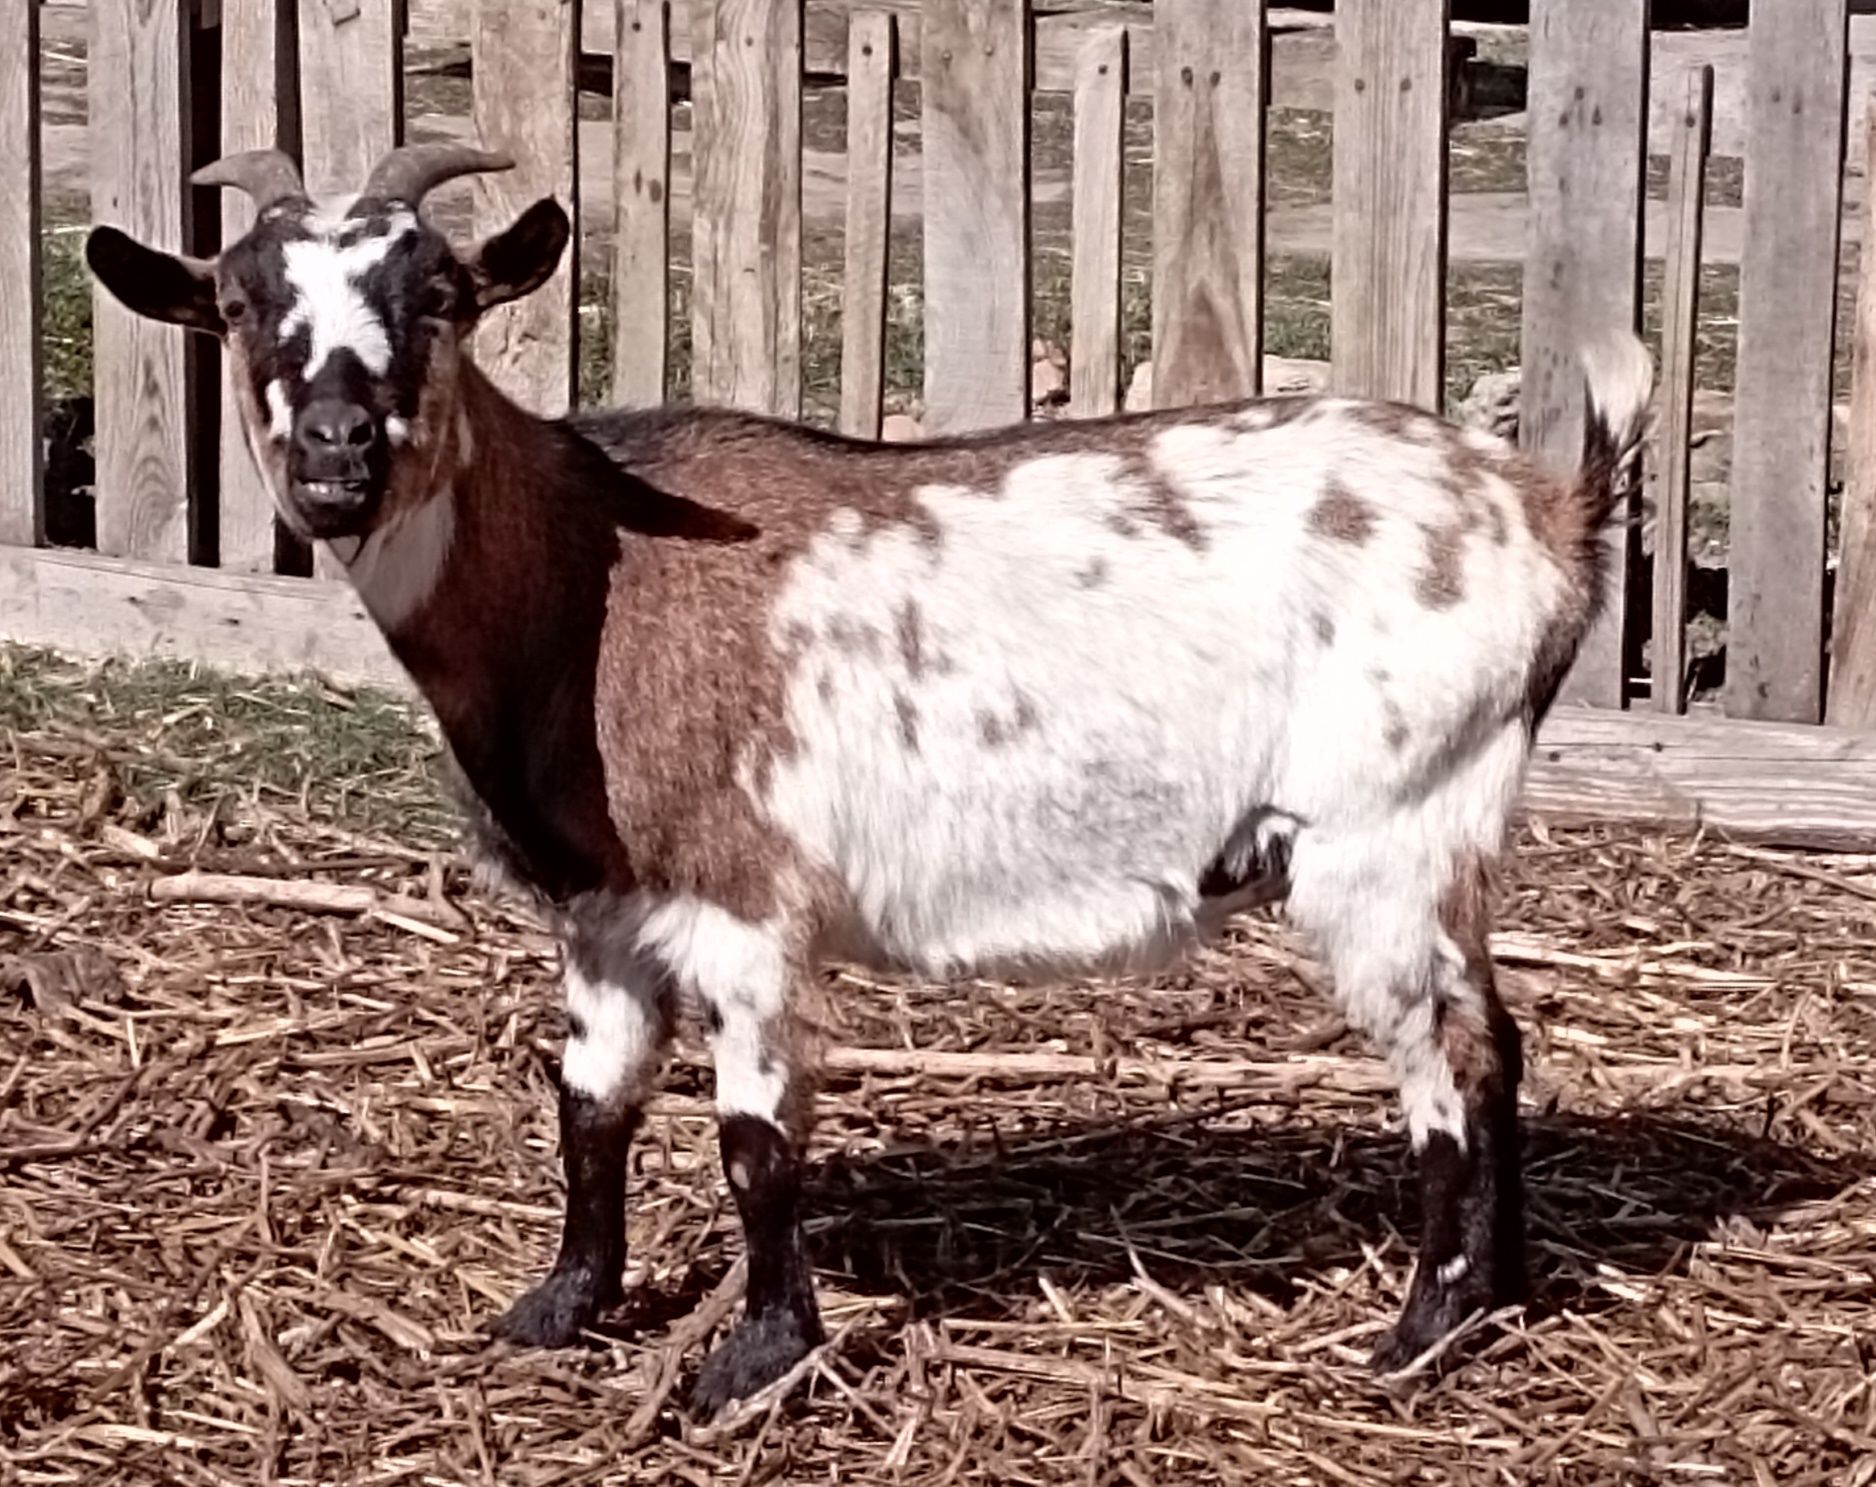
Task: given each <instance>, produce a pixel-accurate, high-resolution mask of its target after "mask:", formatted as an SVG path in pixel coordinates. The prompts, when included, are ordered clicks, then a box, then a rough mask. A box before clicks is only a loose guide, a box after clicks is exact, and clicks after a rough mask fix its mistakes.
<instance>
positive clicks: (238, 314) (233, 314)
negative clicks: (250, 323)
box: [221, 299, 248, 325]
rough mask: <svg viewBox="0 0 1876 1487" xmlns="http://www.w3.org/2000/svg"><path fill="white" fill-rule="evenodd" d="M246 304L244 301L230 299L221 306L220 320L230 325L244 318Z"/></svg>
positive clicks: (246, 309)
mask: <svg viewBox="0 0 1876 1487" xmlns="http://www.w3.org/2000/svg"><path fill="white" fill-rule="evenodd" d="M247 312H248V302H247V301H246V300H244V299H231V300H227V301H225V302H224V303H223V304H222V307H221V318H222V319H223V320H225V321H227V322H228V323H229V324H230V325H233V324H235V322H237V321H239V320H241V319H243V318H245V317H246V315H247Z"/></svg>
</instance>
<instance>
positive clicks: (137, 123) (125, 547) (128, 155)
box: [87, 0, 197, 563]
mask: <svg viewBox="0 0 1876 1487" xmlns="http://www.w3.org/2000/svg"><path fill="white" fill-rule="evenodd" d="M188 29H189V20H188V14H187V5H186V0H93V3H92V5H91V51H90V55H89V58H88V59H87V60H88V69H89V73H90V88H89V93H88V99H89V103H88V107H89V116H90V132H91V155H92V162H91V193H92V218H93V220H94V221H96V222H101V223H109V224H111V225H113V226H115V227H121V228H122V229H123V230H124V231H126V232H128V233H130V234H131V235H132V236H134V237H136V238H138V239H140V240H142V241H143V242H146V243H149V244H151V245H152V246H153V247H158V248H167V249H170V250H181V251H185V252H186V251H188V250H189V249H190V248H191V247H193V246H194V245H193V244H192V243H191V242H190V241H189V232H188V228H187V221H188V213H187V210H186V208H187V206H188V202H189V189H190V188H189V186H188V184H187V180H186V171H187V165H188V160H189V145H190V141H189V122H190V114H191V110H190V107H189V98H188V83H189V65H188V63H189V50H188ZM92 307H93V309H92V335H93V350H94V360H95V365H96V372H95V381H96V402H97V437H96V440H95V448H96V451H97V522H98V549H99V551H100V552H104V553H109V554H112V555H116V556H123V557H133V558H153V559H159V560H162V561H166V562H172V563H185V562H187V561H188V560H189V557H190V550H189V549H190V542H189V448H190V434H191V431H192V429H193V426H194V422H195V417H194V415H195V399H194V396H193V390H194V389H193V383H194V374H193V364H194V358H195V354H196V350H197V348H196V347H195V346H193V345H191V344H190V341H189V335H190V333H189V332H186V331H183V330H180V329H178V328H177V327H175V326H171V325H159V324H157V323H156V322H155V321H151V320H146V319H143V318H142V317H141V316H137V315H133V314H131V313H130V312H129V311H128V310H126V309H124V308H123V307H122V306H121V305H119V304H118V302H117V301H116V300H115V299H113V298H111V296H110V295H109V294H108V293H107V292H106V291H105V290H104V289H103V288H101V287H98V288H94V291H93V295H92Z"/></svg>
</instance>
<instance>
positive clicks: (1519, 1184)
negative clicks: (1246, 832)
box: [1292, 847, 1526, 1372]
mask: <svg viewBox="0 0 1876 1487" xmlns="http://www.w3.org/2000/svg"><path fill="white" fill-rule="evenodd" d="M1329 850H1330V851H1331V852H1334V851H1335V850H1336V848H1334V847H1331V848H1330V849H1329ZM1413 855H1414V854H1412V853H1411V852H1409V853H1405V854H1400V855H1398V856H1393V857H1392V860H1389V854H1388V853H1387V852H1386V849H1385V847H1384V848H1383V849H1382V851H1381V852H1380V853H1379V854H1377V855H1374V856H1369V855H1368V854H1366V853H1365V852H1363V851H1362V850H1360V849H1359V848H1357V849H1356V850H1355V852H1354V853H1353V854H1352V858H1353V860H1349V859H1343V860H1332V861H1330V862H1328V863H1318V862H1311V861H1308V848H1299V867H1300V874H1299V883H1298V893H1299V896H1300V898H1301V909H1302V912H1301V913H1300V914H1299V915H1298V917H1299V919H1301V920H1302V921H1303V922H1304V923H1305V925H1306V927H1310V928H1313V929H1314V930H1315V931H1316V932H1317V934H1318V937H1319V938H1320V939H1321V940H1322V942H1323V947H1324V950H1325V952H1326V953H1327V956H1328V959H1329V962H1330V966H1331V969H1332V971H1333V972H1334V975H1335V978H1336V989H1337V993H1338V997H1339V999H1340V1000H1341V1001H1342V1002H1343V1004H1344V1005H1345V1006H1346V1007H1347V1009H1348V1013H1349V1017H1350V1021H1351V1022H1354V1023H1355V1024H1357V1025H1358V1026H1360V1027H1362V1028H1364V1029H1365V1030H1366V1031H1367V1032H1369V1033H1370V1034H1371V1035H1372V1036H1374V1037H1375V1038H1376V1039H1377V1040H1378V1041H1379V1042H1380V1043H1381V1044H1382V1045H1383V1047H1384V1048H1385V1049H1386V1050H1387V1054H1388V1058H1389V1062H1390V1063H1391V1065H1392V1066H1393V1068H1394V1071H1395V1074H1396V1076H1397V1077H1398V1079H1399V1081H1400V1090H1401V1102H1402V1105H1403V1108H1404V1110H1405V1113H1406V1117H1407V1128H1408V1134H1409V1137H1410V1140H1411V1142H1412V1145H1413V1149H1414V1153H1415V1156H1416V1158H1417V1160H1418V1164H1419V1176H1420V1207H1421V1237H1420V1249H1419V1255H1418V1258H1417V1260H1416V1264H1415V1268H1414V1278H1413V1282H1412V1286H1411V1289H1410V1291H1409V1293H1408V1297H1407V1303H1406V1306H1405V1308H1404V1309H1403V1310H1402V1313H1401V1316H1400V1318H1399V1320H1398V1321H1397V1322H1396V1323H1395V1325H1394V1327H1393V1329H1392V1330H1391V1331H1390V1332H1389V1333H1388V1334H1387V1335H1386V1336H1385V1337H1384V1338H1383V1339H1382V1340H1381V1342H1380V1343H1379V1345H1378V1346H1377V1347H1376V1349H1375V1351H1374V1355H1373V1360H1372V1361H1373V1364H1374V1366H1375V1367H1376V1368H1377V1369H1378V1370H1380V1371H1382V1372H1388V1371H1391V1370H1394V1369H1397V1368H1400V1367H1402V1366H1403V1365H1405V1364H1407V1363H1409V1362H1411V1361H1412V1360H1413V1359H1414V1358H1415V1357H1417V1356H1418V1355H1419V1354H1420V1353H1422V1352H1423V1351H1425V1350H1426V1349H1427V1348H1429V1347H1431V1346H1432V1345H1433V1344H1434V1343H1435V1342H1437V1341H1438V1340H1439V1339H1440V1338H1441V1337H1442V1336H1444V1335H1445V1334H1447V1333H1448V1332H1450V1331H1452V1330H1453V1329H1454V1328H1455V1327H1457V1326H1459V1325H1460V1324H1462V1323H1463V1322H1465V1321H1466V1319H1467V1318H1468V1317H1469V1316H1471V1315H1472V1314H1473V1313H1474V1312H1476V1311H1480V1310H1489V1309H1491V1308H1493V1307H1495V1306H1502V1305H1506V1304H1509V1303H1512V1302H1515V1301H1519V1300H1522V1299H1523V1298H1524V1293H1525V1279H1526V1278H1525V1269H1524V1213H1523V1178H1522V1170H1521V1162H1520V1152H1519V1133H1518V1081H1519V1079H1520V1078H1521V1077H1522V1073H1523V1056H1522V1052H1521V1044H1520V1038H1519V1034H1518V1029H1517V1025H1516V1023H1515V1022H1513V1021H1512V1018H1511V1015H1510V1013H1509V1012H1507V1011H1506V1010H1505V1007H1504V1004H1503V1003H1502V1002H1501V1001H1500V1000H1499V998H1498V992H1497V988H1496V986H1495V984H1494V981H1493V977H1492V965H1491V957H1490V951H1489V948H1488V933H1489V899H1488V883H1487V874H1486V869H1485V864H1484V862H1483V860H1482V858H1481V857H1480V856H1479V855H1477V854H1474V853H1467V854H1462V855H1461V856H1460V857H1459V858H1458V859H1457V860H1454V861H1451V862H1449V863H1446V864H1442V867H1443V868H1444V869H1445V870H1444V871H1443V872H1441V873H1440V877H1442V878H1443V879H1444V882H1436V881H1428V880H1427V879H1425V878H1415V877H1414V876H1412V874H1413V869H1412V868H1411V867H1410V866H1408V865H1407V863H1404V862H1403V861H1402V857H1403V856H1404V857H1406V858H1408V859H1409V860H1411V858H1412V856H1413ZM1363 858H1366V860H1362V859H1363ZM1315 873H1322V874H1326V875H1328V876H1329V877H1330V878H1332V879H1333V880H1334V881H1332V882H1328V883H1325V882H1324V881H1323V878H1322V877H1321V876H1312V874H1315ZM1325 890H1326V891H1325ZM1297 907H1298V900H1297V899H1293V900H1292V908H1293V910H1295V909H1296V908H1297Z"/></svg>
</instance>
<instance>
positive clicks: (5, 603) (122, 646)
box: [0, 547, 406, 687]
mask: <svg viewBox="0 0 1876 1487" xmlns="http://www.w3.org/2000/svg"><path fill="white" fill-rule="evenodd" d="M0 640H8V641H13V642H15V643H17V644H21V645H42V646H50V647H53V648H56V649H59V650H63V651H69V652H72V653H75V654H79V655H89V656H103V655H127V656H134V657H165V658H169V659H174V660H183V661H199V662H203V663H205V664H207V665H211V666H220V667H225V668H227V669H229V670H233V671H246V672H261V671H267V672H291V671H298V670H302V669H305V670H313V671H318V672H321V673H323V674H325V675H327V676H331V677H334V678H336V679H338V680H342V681H349V682H375V683H378V684H380V685H389V686H395V687H402V686H404V685H406V682H405V679H404V674H403V670H402V668H401V667H399V666H398V664H397V662H396V661H395V660H393V659H392V657H391V654H390V652H389V651H388V650H387V649H386V647H385V644H384V641H383V639H382V638H381V637H380V635H379V633H378V630H377V627H376V626H375V625H373V624H372V622H371V620H370V619H369V618H368V617H367V616H366V614H365V611H364V608H363V606H362V605H361V604H360V602H359V599H358V596H357V595H356V594H355V593H354V592H353V591H352V588H351V585H350V584H346V583H333V582H327V581H324V580H319V579H310V580H309V579H304V578H276V577H275V576H273V575H272V574H257V573H230V572H227V571H226V570H223V569H219V568H191V567H188V566H185V565H183V564H179V563H151V562H137V561H132V560H125V559H120V558H105V557H98V556H95V555H93V554H90V553H79V552H73V551H70V550H67V549H59V548H41V549H38V550H36V551H35V550H34V549H31V548H19V547H0Z"/></svg>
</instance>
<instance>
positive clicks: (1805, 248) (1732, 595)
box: [1725, 0, 1850, 723]
mask: <svg viewBox="0 0 1876 1487" xmlns="http://www.w3.org/2000/svg"><path fill="white" fill-rule="evenodd" d="M1849 24H1850V16H1849V3H1848V0H1779V3H1778V4H1777V5H1775V6H1774V5H1760V6H1757V7H1755V8H1754V10H1753V15H1752V26H1751V34H1750V40H1749V41H1748V43H1747V62H1746V73H1747V77H1746V88H1747V111H1748V112H1747V131H1746V242H1745V250H1744V252H1743V254H1742V256H1741V258H1740V265H1739V361H1738V369H1737V371H1736V373H1735V376H1734V383H1733V503H1732V515H1731V522H1730V531H1731V539H1732V541H1731V553H1730V556H1729V559H1728V581H1727V591H1728V598H1729V603H1728V609H1729V613H1728V616H1727V639H1726V696H1725V707H1726V711H1727V712H1728V713H1729V714H1730V715H1731V716H1733V717H1736V718H1770V719H1777V720H1780V721H1784V722H1791V723H1814V722H1816V721H1817V720H1818V719H1819V717H1820V716H1821V715H1822V710H1823V709H1822V704H1823V689H1824V675H1823V671H1824V645H1823V627H1824V496H1825V487H1826V482H1827V480H1828V476H1829V455H1830V400H1831V342H1832V338H1833V336H1834V334H1835V332H1836V318H1837V316H1836V311H1837V239H1838V229H1839V225H1840V213H1841V208H1842V181H1843V154H1844V149H1843V146H1844V115H1845V108H1846V104H1847V102H1848V90H1849V47H1848V41H1849Z"/></svg>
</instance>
